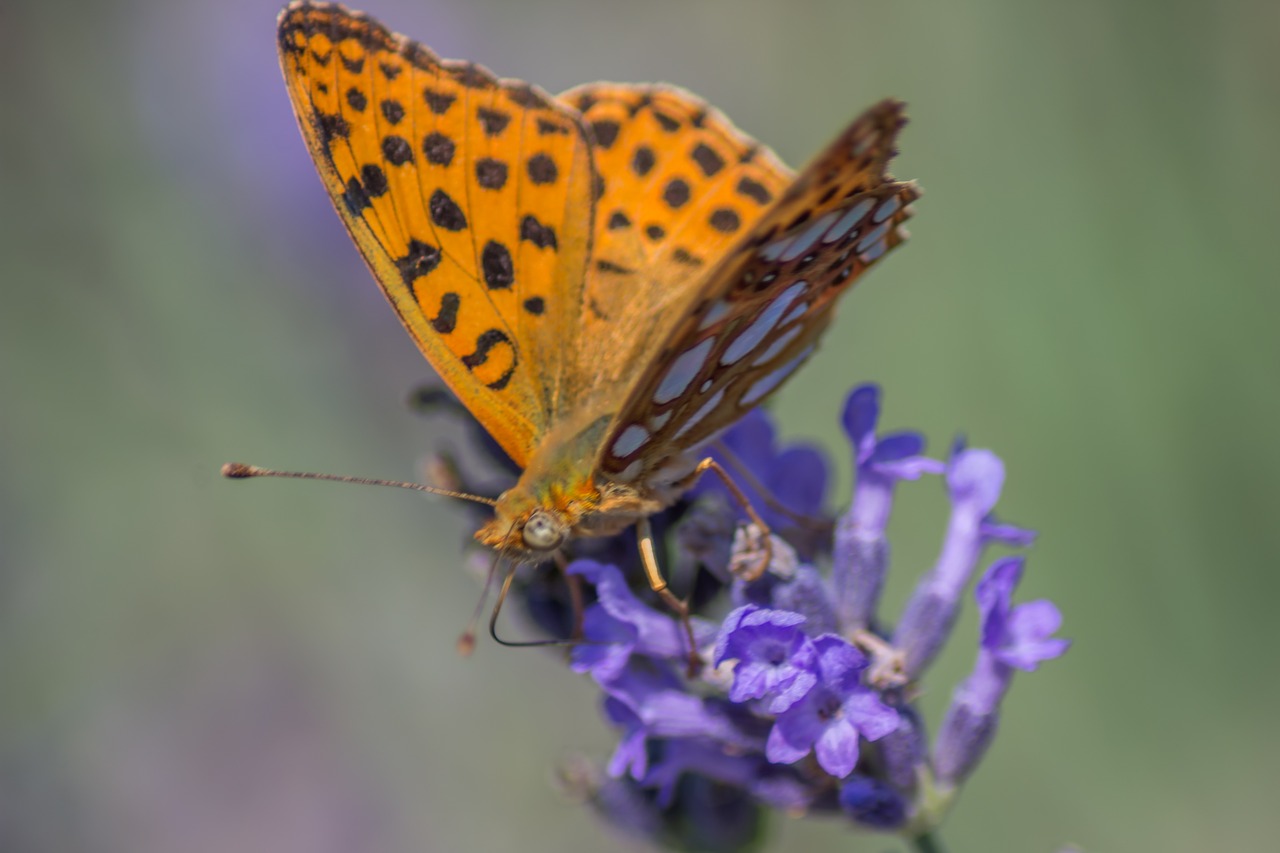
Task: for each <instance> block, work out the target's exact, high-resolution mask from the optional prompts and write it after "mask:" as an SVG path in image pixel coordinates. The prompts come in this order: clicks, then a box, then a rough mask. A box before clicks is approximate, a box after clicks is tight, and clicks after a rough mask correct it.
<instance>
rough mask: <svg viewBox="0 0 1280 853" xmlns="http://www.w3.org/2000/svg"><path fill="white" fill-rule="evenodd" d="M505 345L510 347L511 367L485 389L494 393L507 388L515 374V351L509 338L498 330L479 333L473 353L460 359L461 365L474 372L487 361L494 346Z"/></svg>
mask: <svg viewBox="0 0 1280 853" xmlns="http://www.w3.org/2000/svg"><path fill="white" fill-rule="evenodd" d="M502 344H506V345H507V346H509V347H511V366H510V367H508V368H507V369H506V371H504V372H503V374H502V375H501V376H499V377H498V378H497V379H495V380H494V381H492V382H490V383H488V385H487V387H489V388H492V389H493V390H495V391H501V390H502V389H503V388H506V387H507V383H508V382H510V381H511V377H512V375H513V374H515V372H516V349H515V347H514V346H513V345H512V343H511V338H509V337H507V334H506V333H505V332H503V331H501V330H500V329H489V330H487V331H485V332H481V333H480V335H479V336H478V337H477V338H476V349H475V352H473V353H471V354H470V355H464V356H463V357H462V363H463V364H464V365H466V367H467V369H468V370H475V369H476V368H477V367H479V366H480V365H482V364H484V363H485V362H487V361H488V360H489V352H490V351H491V350H492V349H493V348H494V347H496V346H499V345H502Z"/></svg>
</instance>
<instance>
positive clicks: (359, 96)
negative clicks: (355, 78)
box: [347, 86, 369, 113]
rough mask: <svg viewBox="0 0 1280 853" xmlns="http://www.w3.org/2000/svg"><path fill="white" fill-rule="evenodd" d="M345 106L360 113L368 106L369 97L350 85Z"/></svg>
mask: <svg viewBox="0 0 1280 853" xmlns="http://www.w3.org/2000/svg"><path fill="white" fill-rule="evenodd" d="M347 106H349V107H351V109H353V110H355V111H356V112H358V113H362V112H364V110H365V107H367V106H369V99H368V98H366V97H365V96H364V92H361V91H360V90H359V89H358V88H356V87H355V86H352V87H351V88H350V89H348V90H347Z"/></svg>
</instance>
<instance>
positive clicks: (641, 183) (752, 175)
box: [559, 83, 791, 413]
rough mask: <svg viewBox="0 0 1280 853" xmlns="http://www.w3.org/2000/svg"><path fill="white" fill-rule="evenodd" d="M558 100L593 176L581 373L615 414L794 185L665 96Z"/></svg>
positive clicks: (596, 88) (677, 93)
mask: <svg viewBox="0 0 1280 853" xmlns="http://www.w3.org/2000/svg"><path fill="white" fill-rule="evenodd" d="M559 99H560V100H561V101H562V102H564V103H566V104H568V105H570V106H573V107H575V108H577V109H578V110H579V111H580V113H581V114H582V121H583V124H584V125H585V126H586V128H587V130H588V132H589V134H590V136H591V140H592V152H591V153H592V159H593V163H594V164H595V168H596V172H597V174H598V175H599V176H600V177H599V183H598V190H597V192H598V198H597V201H596V218H595V231H594V241H593V248H592V260H591V263H590V265H589V267H588V269H587V282H586V291H585V293H584V306H583V316H582V319H581V325H582V330H583V331H582V334H581V337H580V339H579V340H580V348H579V355H580V359H581V361H580V367H579V370H578V374H579V375H580V376H582V377H584V380H586V379H589V381H591V382H592V383H594V385H595V390H596V392H597V393H598V394H599V395H600V396H601V397H602V398H603V399H602V408H605V409H607V411H609V412H610V413H614V412H616V411H617V410H618V407H619V406H620V405H621V404H622V402H623V399H624V397H625V395H626V393H627V390H628V389H629V388H630V387H631V385H632V384H633V383H634V381H635V376H636V371H637V370H638V369H641V367H642V366H643V365H644V364H646V363H647V362H648V361H649V360H650V358H651V353H652V350H653V345H654V342H655V340H658V339H661V338H662V337H664V336H665V335H667V334H668V333H669V332H670V330H671V328H672V326H673V325H674V324H675V323H677V322H678V321H679V319H680V318H681V317H682V316H683V315H684V314H685V313H686V312H687V311H689V309H690V308H691V307H692V305H693V302H694V301H695V299H696V297H697V295H698V292H699V291H700V289H701V287H702V285H701V282H702V280H703V279H704V278H705V276H706V274H707V272H708V270H710V269H711V268H712V267H713V266H714V264H715V262H716V260H717V259H719V258H720V257H721V256H722V255H723V254H724V253H725V252H727V251H728V250H729V249H730V248H732V247H733V246H734V244H735V243H736V242H737V241H738V240H739V239H740V237H741V235H742V234H744V233H746V231H747V230H748V229H749V228H750V226H751V225H752V223H754V222H755V221H756V220H757V219H758V218H759V217H760V216H761V214H763V213H764V211H765V210H767V209H768V207H769V204H770V203H771V202H772V201H773V200H774V199H776V198H777V197H778V196H780V195H781V194H782V192H783V190H784V189H785V188H786V187H787V185H789V184H790V182H791V175H790V173H789V172H788V170H787V168H786V167H785V166H783V165H782V163H781V162H780V161H779V160H778V158H777V157H776V156H775V155H774V154H773V152H772V151H770V150H769V149H768V148H765V147H764V146H762V145H760V144H759V143H757V142H756V141H755V140H753V139H751V138H750V137H748V136H747V135H746V134H744V133H742V132H741V131H739V130H738V129H737V128H735V127H734V126H733V125H732V124H731V123H730V122H729V121H728V119H726V118H725V117H724V116H723V115H722V114H720V113H719V112H718V111H716V110H714V109H712V108H711V107H710V106H708V105H707V104H706V103H704V102H703V101H701V100H699V99H698V98H696V97H695V96H693V95H691V94H689V93H688V92H684V91H682V90H679V89H676V88H674V87H671V86H665V85H643V84H636V85H631V84H623V83H592V84H588V85H585V86H579V87H576V88H574V89H571V90H569V91H568V92H565V93H563V94H561V95H560V96H559Z"/></svg>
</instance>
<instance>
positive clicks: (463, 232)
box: [278, 2, 593, 464]
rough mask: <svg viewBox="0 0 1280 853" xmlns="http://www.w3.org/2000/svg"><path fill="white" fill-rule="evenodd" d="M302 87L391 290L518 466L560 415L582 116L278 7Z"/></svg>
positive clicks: (301, 7) (308, 135)
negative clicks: (558, 400)
mask: <svg viewBox="0 0 1280 853" xmlns="http://www.w3.org/2000/svg"><path fill="white" fill-rule="evenodd" d="M278 35H279V46H280V58H281V66H282V68H283V70H284V76H285V80H286V83H287V84H288V88H289V94H290V97H291V99H292V101H293V106H294V111H295V112H296V114H297V116H298V120H299V124H300V126H301V128H302V132H303V136H304V137H305V139H306V141H307V144H308V147H309V148H310V149H311V152H312V155H313V158H314V160H315V162H316V166H317V168H318V170H319V171H320V174H321V177H322V178H323V179H324V183H325V186H326V187H327V188H328V190H329V193H330V195H331V196H332V198H333V200H334V204H335V207H336V208H337V210H338V213H339V214H340V215H341V217H342V219H343V222H344V223H345V224H346V225H347V228H348V230H349V231H350V232H351V235H352V237H353V238H354V239H355V242H356V244H357V245H358V246H359V248H360V251H361V253H362V254H363V255H364V257H365V260H366V261H367V262H368V264H369V266H370V268H371V269H372V270H373V273H374V276H375V277H376V278H377V280H378V283H379V284H380V285H381V287H382V289H383V291H384V292H385V293H386V295H387V298H388V299H389V300H390V301H391V303H392V305H393V306H394V307H395V308H396V310H397V312H398V313H399V315H400V318H401V320H402V321H403V322H404V324H405V326H406V328H408V330H409V331H410V333H411V334H412V335H413V337H414V339H415V340H416V341H417V343H418V346H419V348H421V350H422V351H423V353H424V354H425V355H426V356H427V358H428V359H429V360H430V361H431V363H432V365H433V366H434V367H435V368H436V370H437V371H438V372H439V373H440V374H441V376H442V377H443V378H444V380H445V381H446V382H447V383H448V384H449V386H450V387H451V388H452V389H453V391H454V392H455V393H456V394H457V395H458V396H459V398H461V400H462V401H463V402H464V403H465V404H466V405H467V407H468V408H469V409H470V410H471V411H472V412H473V413H474V414H475V415H476V417H477V418H478V419H479V420H480V421H481V423H482V424H483V425H484V427H485V428H486V429H487V430H488V431H489V432H490V433H491V434H492V435H493V436H494V438H495V439H497V441H498V442H499V443H500V444H501V445H502V446H503V448H504V449H505V450H506V451H507V453H508V454H509V455H510V456H511V457H512V458H513V459H515V460H516V461H517V462H518V463H520V464H524V463H525V462H526V461H527V460H528V458H529V456H530V455H531V453H532V452H533V450H534V448H535V447H536V445H537V443H538V440H539V439H540V437H541V436H542V435H543V434H545V432H546V431H547V429H548V428H549V427H550V426H551V423H550V422H551V420H552V417H553V413H554V412H555V411H556V409H557V408H558V402H557V400H556V397H557V395H558V394H559V389H560V387H561V384H562V380H563V376H564V375H565V373H566V372H567V370H568V369H569V368H567V367H566V358H565V355H564V353H565V343H564V341H565V338H566V336H567V335H572V333H573V330H574V329H575V328H576V326H577V324H578V322H579V319H578V314H579V311H580V305H581V291H582V287H583V284H584V281H585V268H586V263H587V257H588V253H589V250H590V227H591V210H592V199H591V192H592V183H593V180H592V167H591V163H590V155H589V151H588V144H589V143H588V140H587V138H586V135H585V133H584V132H583V130H582V127H581V125H580V124H579V122H578V119H577V115H576V113H575V112H574V111H573V110H572V109H569V108H567V107H565V106H564V105H562V104H559V103H557V102H556V101H554V100H553V99H551V98H550V97H548V96H547V95H545V94H543V93H541V92H539V91H538V90H536V89H534V88H532V87H530V86H527V85H525V84H523V83H519V82H517V81H502V80H498V79H496V78H495V77H494V76H493V75H492V74H490V73H489V72H488V71H486V70H485V69H483V68H481V67H479V66H477V65H474V64H471V63H462V62H450V61H446V60H441V59H439V58H437V57H436V56H435V55H434V54H433V53H431V51H429V50H428V49H426V48H425V47H423V46H422V45H420V44H418V43H416V42H414V41H411V40H409V39H406V38H404V37H403V36H399V35H394V34H392V33H390V32H388V31H387V30H386V29H385V28H383V27H382V26H381V25H380V24H378V23H377V22H375V21H373V20H371V19H369V18H366V17H364V16H363V15H360V14H358V13H352V12H348V11H346V10H345V9H342V8H341V7H339V6H332V5H327V4H312V3H305V2H301V3H294V4H293V5H291V6H290V7H289V8H287V9H286V10H285V11H284V12H283V13H282V14H281V17H280V21H279V28H278Z"/></svg>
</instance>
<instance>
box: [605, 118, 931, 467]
mask: <svg viewBox="0 0 1280 853" xmlns="http://www.w3.org/2000/svg"><path fill="white" fill-rule="evenodd" d="M902 123H903V118H902V112H901V105H900V104H898V103H896V102H891V101H886V102H884V103H881V104H879V105H877V106H876V107H874V108H872V109H871V110H869V111H868V112H867V113H865V114H864V115H863V116H861V117H860V118H859V119H857V120H856V121H855V122H854V123H853V124H852V125H850V127H849V128H848V129H847V130H846V131H845V132H844V133H842V134H841V136H840V137H839V138H838V139H837V140H836V142H835V143H833V144H832V145H831V146H830V147H829V148H828V149H827V150H826V151H824V152H823V153H822V154H821V155H820V156H819V157H818V158H817V159H816V160H814V162H813V163H811V164H810V165H809V166H808V167H807V168H806V169H805V170H804V171H803V172H802V173H801V174H800V175H799V176H798V177H797V179H796V180H795V182H794V183H793V184H792V185H791V186H790V187H789V188H788V189H787V190H786V191H785V193H783V194H782V196H781V198H780V199H778V200H777V201H776V202H775V203H774V204H773V205H772V206H771V207H770V208H769V209H768V210H767V211H766V212H765V213H764V214H763V216H761V217H760V218H758V219H757V220H756V221H755V223H754V224H753V226H752V227H751V228H750V230H749V232H748V233H747V235H746V236H745V237H744V238H743V239H741V240H740V241H738V242H737V243H736V244H735V245H734V247H732V248H731V249H730V250H729V251H728V253H727V254H726V255H725V256H724V257H723V258H722V259H721V260H720V261H719V262H718V263H717V264H716V265H715V267H714V269H713V270H712V271H711V272H710V273H709V275H708V277H707V278H706V279H705V280H704V281H703V282H702V284H701V285H700V288H699V292H698V295H697V302H696V304H694V305H693V306H691V307H690V309H689V310H687V311H685V312H683V313H682V315H681V316H680V318H679V319H678V321H677V322H676V323H675V324H674V328H673V329H672V331H671V332H670V334H669V335H668V336H666V338H665V340H663V341H662V342H661V344H660V346H658V347H656V348H655V350H654V356H653V358H652V360H651V361H650V362H649V366H648V367H647V368H646V369H645V371H644V372H643V373H642V375H641V377H640V379H639V380H638V381H637V383H636V384H635V385H634V386H633V388H632V390H631V392H630V394H629V397H628V400H627V403H626V404H625V405H624V406H623V407H622V409H621V410H620V413H619V415H618V417H617V419H616V420H615V421H614V424H613V426H612V428H611V434H610V436H609V438H608V439H607V440H606V441H605V443H604V445H603V447H602V448H601V458H600V463H599V464H600V469H601V470H602V471H603V472H604V473H605V474H606V475H609V476H611V477H614V478H616V479H621V480H624V481H628V482H631V481H637V482H645V481H646V480H647V479H650V478H652V477H654V476H661V475H660V474H659V473H658V472H665V471H670V470H672V469H671V468H670V467H669V466H670V463H671V462H672V460H675V459H679V458H680V457H681V455H682V454H683V453H684V451H686V450H688V449H690V448H693V447H695V446H697V445H698V444H699V443H701V442H703V441H705V440H706V439H707V438H709V437H710V436H712V435H714V434H715V433H717V432H719V431H720V430H721V429H723V428H725V427H726V426H728V425H729V424H731V423H732V422H733V421H735V420H737V419H738V418H739V417H741V416H742V415H743V414H745V413H746V412H747V411H748V410H749V409H751V408H753V407H754V406H756V405H758V404H759V403H760V402H762V401H763V400H764V399H766V398H767V397H768V396H769V395H770V394H771V393H772V392H773V391H774V390H776V389H777V388H778V387H779V385H780V384H781V383H782V382H783V381H784V380H785V379H786V378H787V377H788V376H790V374H791V373H792V372H793V371H794V370H795V368H796V367H797V366H798V365H799V364H800V363H802V362H803V361H804V359H805V358H807V357H808V355H809V353H810V352H812V350H813V347H814V346H815V344H816V341H817V339H818V337H819V335H820V334H821V332H822V330H823V329H824V328H825V327H826V325H827V324H828V322H829V321H830V318H831V311H832V307H833V305H834V303H835V301H836V299H837V298H838V297H839V295H840V294H841V293H843V292H844V291H845V290H847V289H848V287H849V286H850V285H851V284H852V283H853V282H854V281H855V280H856V279H857V277H858V276H859V275H860V274H861V273H862V272H863V271H864V270H865V269H866V268H867V267H869V266H871V265H872V264H874V263H875V262H876V261H877V260H878V259H879V258H881V257H882V256H883V255H884V254H885V253H887V252H888V251H889V250H890V249H892V248H893V247H894V246H896V245H898V243H900V242H901V241H902V239H903V237H904V236H905V235H904V234H903V232H902V231H901V229H900V225H901V223H902V222H903V221H904V220H905V219H906V218H907V217H908V216H909V214H910V211H909V208H908V205H909V204H910V203H911V202H912V201H913V200H914V199H915V198H916V197H917V196H918V191H917V190H916V188H915V186H914V185H913V184H910V183H897V182H894V181H892V180H891V179H890V178H889V177H888V176H887V174H886V171H885V170H886V167H887V164H888V161H889V159H890V158H891V157H892V156H893V153H894V148H893V145H894V139H895V137H896V135H897V132H898V130H899V129H900V128H901V126H902ZM674 470H676V471H677V472H679V470H680V469H679V467H678V466H677V467H676V468H675V469H674ZM658 485H661V484H658Z"/></svg>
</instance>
